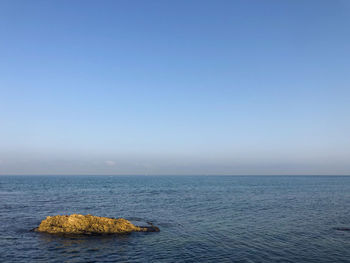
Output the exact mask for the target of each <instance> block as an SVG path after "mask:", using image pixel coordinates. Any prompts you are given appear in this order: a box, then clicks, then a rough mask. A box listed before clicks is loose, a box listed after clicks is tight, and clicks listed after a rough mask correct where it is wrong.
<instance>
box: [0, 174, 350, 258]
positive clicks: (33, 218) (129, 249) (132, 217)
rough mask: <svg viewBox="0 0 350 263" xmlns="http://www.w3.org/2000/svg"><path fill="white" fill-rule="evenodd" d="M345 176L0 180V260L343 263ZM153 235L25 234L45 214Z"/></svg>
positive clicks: (347, 236) (348, 193) (349, 254)
mask: <svg viewBox="0 0 350 263" xmlns="http://www.w3.org/2000/svg"><path fill="white" fill-rule="evenodd" d="M349 200H350V177H338V176H337V177H332V176H327V177H322V176H316V177H311V176H304V177H297V176H287V177H274V176H262V177H231V176H227V177H225V176H218V177H216V176H203V177H201V176H180V177H176V176H165V177H161V176H152V177H146V176H136V177H132V176H125V177H108V176H87V177H85V176H73V177H69V176H28V177H25V176H23V177H20V176H15V177H7V176H0V262H16V263H17V262H22V263H24V262H45V263H46V262H48V263H56V262H161V263H163V262H165V263H166V262H315V263H316V262H317V263H319V262H349V259H350V232H349V231H345V230H343V231H339V230H337V228H339V229H347V228H350V205H349ZM74 213H76V214H84V215H87V214H92V215H97V216H103V217H114V218H119V217H122V218H125V219H127V220H129V221H130V222H131V223H133V224H134V225H136V226H148V224H147V222H148V221H149V222H152V223H153V224H154V225H155V226H158V227H159V228H160V232H158V233H144V232H132V233H131V234H128V235H112V236H109V235H108V236H102V237H101V236H78V237H62V236H56V235H50V234H45V233H38V232H30V231H29V230H30V229H32V228H35V227H37V226H38V225H39V224H40V222H41V221H42V220H43V219H45V218H46V217H47V216H48V215H69V214H74Z"/></svg>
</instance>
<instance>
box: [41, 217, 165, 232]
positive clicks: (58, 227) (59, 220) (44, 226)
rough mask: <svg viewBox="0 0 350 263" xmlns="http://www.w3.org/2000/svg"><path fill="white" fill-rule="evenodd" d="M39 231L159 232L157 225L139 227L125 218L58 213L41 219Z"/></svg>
mask: <svg viewBox="0 0 350 263" xmlns="http://www.w3.org/2000/svg"><path fill="white" fill-rule="evenodd" d="M34 230H35V231H38V232H45V233H50V234H84V235H96V234H102V235H103V234H125V233H131V232H158V231H159V228H158V227H156V226H153V225H151V226H149V227H138V226H135V225H133V224H132V223H131V222H130V221H128V220H126V219H124V218H118V219H114V218H108V217H99V216H92V215H79V214H73V215H62V216H61V215H57V216H48V217H47V218H46V219H45V220H43V221H41V223H40V225H39V227H37V228H35V229H34Z"/></svg>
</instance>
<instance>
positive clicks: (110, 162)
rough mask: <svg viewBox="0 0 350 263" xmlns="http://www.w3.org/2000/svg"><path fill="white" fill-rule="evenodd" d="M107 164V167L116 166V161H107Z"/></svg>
mask: <svg viewBox="0 0 350 263" xmlns="http://www.w3.org/2000/svg"><path fill="white" fill-rule="evenodd" d="M105 164H106V165H107V166H115V161H111V160H107V161H105Z"/></svg>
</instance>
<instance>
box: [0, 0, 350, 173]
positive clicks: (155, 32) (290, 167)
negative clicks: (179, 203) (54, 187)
mask: <svg viewBox="0 0 350 263" xmlns="http://www.w3.org/2000/svg"><path fill="white" fill-rule="evenodd" d="M349 14H350V4H349V2H347V1H1V2H0V33H1V35H0V36H1V41H0V58H1V59H0V126H1V127H0V174H1V175H8V174H23V175H25V174H33V175H37V174H47V175H50V174H67V175H70V174H71V175H74V174H89V175H92V174H94V175H100V174H106V175H124V174H125V175H128V174H142V175H144V174H149V175H152V174H155V175H166V174H171V175H192V174H193V175H206V174H213V175H288V174H290V175H303V174H305V175H349V174H350V78H349V75H350V74H349V69H350V65H349V64H350V62H349V61H350V16H349Z"/></svg>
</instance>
